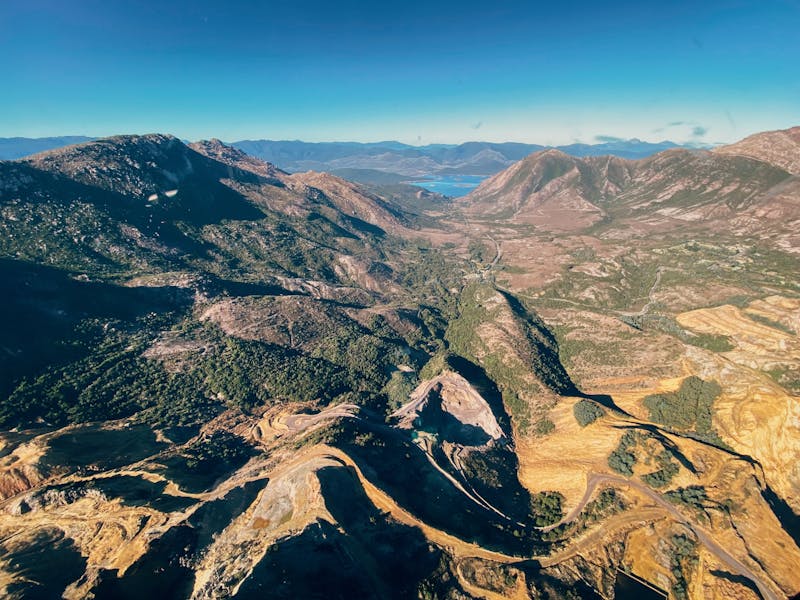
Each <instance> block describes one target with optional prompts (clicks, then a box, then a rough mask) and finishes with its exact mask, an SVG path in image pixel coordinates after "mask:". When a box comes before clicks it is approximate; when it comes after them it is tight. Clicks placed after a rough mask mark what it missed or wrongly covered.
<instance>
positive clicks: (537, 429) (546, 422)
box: [533, 417, 556, 437]
mask: <svg viewBox="0 0 800 600" xmlns="http://www.w3.org/2000/svg"><path fill="white" fill-rule="evenodd" d="M555 430H556V425H555V423H553V422H552V421H551V420H550V419H548V418H547V417H544V418H541V419H539V420H538V421H536V424H535V425H534V426H533V433H534V434H535V435H537V436H538V437H543V436H545V435H549V434H551V433H553V432H554V431H555Z"/></svg>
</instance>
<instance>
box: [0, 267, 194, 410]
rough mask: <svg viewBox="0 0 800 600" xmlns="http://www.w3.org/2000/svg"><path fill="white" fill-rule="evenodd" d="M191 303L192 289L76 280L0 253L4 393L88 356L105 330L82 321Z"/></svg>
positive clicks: (0, 385)
mask: <svg viewBox="0 0 800 600" xmlns="http://www.w3.org/2000/svg"><path fill="white" fill-rule="evenodd" d="M191 304H192V292H191V290H187V289H183V288H177V287H152V288H145V287H136V288H130V287H123V286H117V285H112V284H108V283H101V282H95V281H77V280H75V279H73V278H72V277H71V276H70V274H69V273H67V272H65V271H61V270H58V269H54V268H52V267H45V266H40V265H34V264H31V263H28V262H24V261H19V260H10V259H0V355H1V356H2V361H0V365H1V366H0V396H5V395H7V394H8V393H10V391H11V389H13V386H14V384H15V382H18V381H20V380H21V379H22V377H24V376H26V375H30V374H33V373H35V372H36V371H38V370H39V369H41V368H43V367H45V366H48V365H49V366H57V365H61V364H65V363H67V362H70V361H71V360H74V359H76V358H80V357H82V356H85V355H86V354H87V353H88V352H89V349H90V347H91V345H92V344H93V343H94V341H95V340H96V339H97V336H99V335H101V332H100V331H99V330H97V331H94V332H92V331H91V330H87V329H85V328H84V329H83V330H81V331H77V330H76V327H77V326H78V325H79V323H80V322H81V321H84V320H95V321H99V320H104V321H111V320H118V321H123V322H126V323H131V322H133V321H135V320H136V319H139V318H143V317H146V316H147V315H150V314H151V313H154V314H157V315H163V314H165V313H170V312H173V311H178V312H180V311H183V310H186V309H187V308H188V307H189V306H191ZM98 327H99V325H98Z"/></svg>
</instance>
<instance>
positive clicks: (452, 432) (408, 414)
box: [392, 372, 504, 445]
mask: <svg viewBox="0 0 800 600" xmlns="http://www.w3.org/2000/svg"><path fill="white" fill-rule="evenodd" d="M443 413H446V414H443ZM392 416H393V417H395V418H397V419H398V420H399V422H398V425H399V426H400V427H402V428H404V429H416V428H419V429H425V430H427V429H429V428H434V429H439V430H441V431H442V435H443V438H444V439H449V440H450V441H460V442H462V443H464V442H472V444H473V445H480V444H479V443H475V441H480V439H481V438H483V442H484V443H485V442H486V441H488V440H490V439H491V440H499V439H500V438H502V437H503V436H504V433H503V430H502V429H501V427H500V425H499V423H498V422H497V419H496V418H495V416H494V414H493V412H492V408H491V406H489V403H488V402H487V401H486V400H485V399H484V398H483V397H482V396H481V395H480V394H479V393H478V392H477V391H476V390H475V388H473V387H472V385H470V383H469V382H468V381H467V380H466V379H464V378H463V377H462V376H461V375H459V374H458V373H452V372H446V373H443V374H441V375H438V376H437V377H435V378H434V379H431V380H430V381H424V382H422V383H420V384H419V386H418V387H417V389H416V390H414V392H413V393H412V394H411V401H410V402H409V403H408V404H406V405H404V406H402V407H401V408H400V409H398V410H397V411H396V412H395V413H394V414H393V415H392ZM447 416H449V417H452V418H453V419H455V421H457V423H458V424H460V425H456V424H454V423H452V424H448V423H447V418H446V417H447ZM472 429H477V430H479V432H474V433H471V430H472ZM480 433H482V434H483V435H480ZM467 438H469V439H467Z"/></svg>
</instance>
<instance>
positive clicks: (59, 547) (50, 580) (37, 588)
mask: <svg viewBox="0 0 800 600" xmlns="http://www.w3.org/2000/svg"><path fill="white" fill-rule="evenodd" d="M0 550H3V551H1V552H0V554H2V555H3V556H4V559H5V560H7V561H8V564H7V565H4V570H5V571H8V572H10V573H13V574H14V575H17V576H18V577H20V579H21V580H20V581H15V582H14V583H11V584H9V585H8V587H7V588H6V590H5V591H6V593H7V594H8V597H10V598H13V597H17V596H18V595H19V597H22V598H26V599H27V598H30V599H34V600H53V599H55V598H61V594H62V593H63V592H64V589H65V588H66V587H67V586H68V585H69V584H71V583H73V582H75V581H77V580H78V579H79V578H80V577H81V576H82V575H83V573H84V570H85V569H86V559H85V558H84V557H83V556H81V553H80V551H79V549H78V548H77V547H76V546H75V544H74V543H73V542H72V540H70V539H69V538H67V537H65V536H64V533H63V532H62V531H60V530H58V529H51V530H43V531H40V532H38V533H36V535H35V539H34V541H33V543H32V544H30V545H28V546H25V547H24V548H22V549H16V550H15V551H14V552H8V551H7V550H5V549H3V548H2V547H0Z"/></svg>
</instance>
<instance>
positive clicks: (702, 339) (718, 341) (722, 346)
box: [684, 333, 736, 352]
mask: <svg viewBox="0 0 800 600" xmlns="http://www.w3.org/2000/svg"><path fill="white" fill-rule="evenodd" d="M684 341H686V342H687V343H688V344H691V345H692V346H697V347H698V348H705V349H706V350H711V351H712V352H730V351H731V350H734V349H735V348H736V346H734V344H733V342H731V339H730V338H729V337H728V336H727V335H714V334H712V333H696V334H694V335H688V336H686V338H685V340H684Z"/></svg>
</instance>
